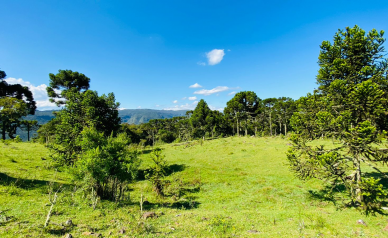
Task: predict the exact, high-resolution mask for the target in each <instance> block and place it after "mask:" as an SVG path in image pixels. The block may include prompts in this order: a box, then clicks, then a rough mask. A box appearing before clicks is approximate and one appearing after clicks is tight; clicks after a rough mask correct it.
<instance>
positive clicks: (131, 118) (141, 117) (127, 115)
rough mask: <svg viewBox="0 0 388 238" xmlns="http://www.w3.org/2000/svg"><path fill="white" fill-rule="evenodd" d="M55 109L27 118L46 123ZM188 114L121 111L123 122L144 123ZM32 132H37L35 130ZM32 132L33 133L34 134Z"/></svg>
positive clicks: (155, 111) (156, 111) (25, 134)
mask: <svg viewBox="0 0 388 238" xmlns="http://www.w3.org/2000/svg"><path fill="white" fill-rule="evenodd" d="M53 112H55V111H54V110H50V111H36V112H35V115H28V116H26V117H25V119H26V120H37V121H38V123H39V124H40V125H43V124H46V123H47V122H48V121H50V120H51V119H52V118H53V117H54V115H53ZM184 115H186V111H185V110H179V111H170V110H154V109H124V110H120V111H119V116H120V117H121V121H122V123H128V124H136V125H138V124H142V123H147V122H148V121H149V120H152V119H164V118H173V117H178V116H184ZM17 134H18V135H19V136H20V137H21V138H22V139H23V140H27V133H26V132H24V131H21V130H19V129H18V130H17ZM32 134H36V132H33V133H32ZM32 134H31V135H32Z"/></svg>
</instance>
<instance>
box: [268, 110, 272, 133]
mask: <svg viewBox="0 0 388 238" xmlns="http://www.w3.org/2000/svg"><path fill="white" fill-rule="evenodd" d="M270 110H271V108H270ZM269 131H270V133H271V136H272V119H271V111H270V112H269Z"/></svg>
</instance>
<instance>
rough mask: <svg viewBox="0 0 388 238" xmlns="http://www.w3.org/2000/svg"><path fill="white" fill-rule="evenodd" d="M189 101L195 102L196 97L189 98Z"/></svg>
mask: <svg viewBox="0 0 388 238" xmlns="http://www.w3.org/2000/svg"><path fill="white" fill-rule="evenodd" d="M189 100H190V101H193V100H197V97H196V96H194V97H189Z"/></svg>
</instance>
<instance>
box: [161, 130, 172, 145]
mask: <svg viewBox="0 0 388 238" xmlns="http://www.w3.org/2000/svg"><path fill="white" fill-rule="evenodd" d="M158 134H159V138H160V140H161V141H163V142H165V143H171V142H173V141H174V140H175V139H176V138H175V135H174V133H172V132H171V131H166V130H159V132H158Z"/></svg>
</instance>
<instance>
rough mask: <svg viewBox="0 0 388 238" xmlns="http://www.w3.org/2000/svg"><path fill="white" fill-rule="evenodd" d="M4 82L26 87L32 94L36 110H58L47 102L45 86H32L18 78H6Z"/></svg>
mask: <svg viewBox="0 0 388 238" xmlns="http://www.w3.org/2000/svg"><path fill="white" fill-rule="evenodd" d="M5 81H6V82H7V83H9V84H20V85H23V86H27V87H28V88H29V89H30V91H31V92H32V94H33V96H34V100H35V102H36V106H37V108H38V110H52V109H58V107H57V106H56V105H55V104H54V103H51V102H50V101H49V98H48V96H47V91H46V88H47V85H46V84H41V85H38V86H34V85H33V84H31V83H30V82H28V81H24V80H23V79H21V78H19V79H16V78H7V79H5Z"/></svg>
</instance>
